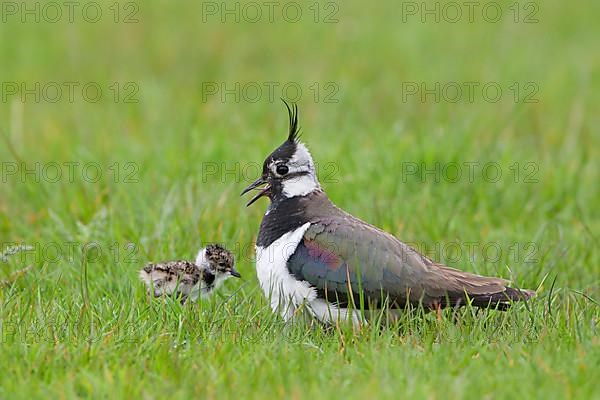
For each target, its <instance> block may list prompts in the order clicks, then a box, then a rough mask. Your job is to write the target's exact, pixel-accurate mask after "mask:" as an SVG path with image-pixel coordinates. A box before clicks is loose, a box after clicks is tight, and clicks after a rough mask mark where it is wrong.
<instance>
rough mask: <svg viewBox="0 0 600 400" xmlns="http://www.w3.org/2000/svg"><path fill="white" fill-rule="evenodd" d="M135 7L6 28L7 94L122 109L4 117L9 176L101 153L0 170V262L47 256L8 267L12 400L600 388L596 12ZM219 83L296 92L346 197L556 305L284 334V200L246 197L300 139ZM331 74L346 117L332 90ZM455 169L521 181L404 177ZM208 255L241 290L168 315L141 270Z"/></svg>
mask: <svg viewBox="0 0 600 400" xmlns="http://www.w3.org/2000/svg"><path fill="white" fill-rule="evenodd" d="M112 3H113V2H100V4H102V5H103V7H104V9H105V15H107V17H105V18H102V20H101V21H100V22H98V23H96V24H91V23H86V22H84V21H81V20H77V21H76V22H74V23H72V24H70V23H67V22H62V23H55V24H52V23H44V22H42V23H38V24H36V23H21V22H19V21H18V20H16V21H15V20H14V19H9V20H8V21H7V22H6V23H4V22H3V23H0V60H2V67H1V69H0V81H1V82H4V83H6V82H17V83H21V82H26V83H27V84H28V85H29V86H28V87H33V86H34V85H35V82H41V84H42V85H43V84H44V83H47V82H79V83H80V84H81V86H83V84H85V83H86V82H97V83H98V84H99V85H100V86H101V87H102V88H103V94H104V95H103V97H102V98H101V99H100V100H99V101H98V102H96V103H90V102H86V101H83V100H82V99H81V97H80V96H78V95H77V96H76V97H75V101H74V102H73V103H70V102H68V101H67V100H65V99H64V98H63V99H62V100H61V101H58V102H56V103H50V102H48V101H43V100H42V101H40V102H37V103H36V102H35V101H33V100H32V98H31V97H29V98H26V101H25V102H24V103H23V102H21V101H20V98H19V96H18V95H15V96H9V97H8V98H7V99H6V101H2V102H1V103H0V140H1V142H0V143H1V144H0V161H1V162H2V163H3V164H2V166H3V171H4V172H7V170H6V168H10V167H8V165H9V164H10V165H16V166H17V167H18V168H19V170H20V169H21V168H22V165H23V164H21V163H25V164H24V165H25V166H26V167H27V168H33V165H35V163H36V162H38V163H40V168H42V167H47V166H48V165H50V164H49V163H52V162H56V163H59V164H61V165H64V164H63V163H65V162H79V163H80V164H79V167H77V169H76V170H75V171H76V175H75V176H74V179H72V181H71V180H70V179H69V177H68V176H66V175H63V177H62V178H61V179H59V180H58V182H56V183H51V182H48V179H43V176H42V179H40V181H39V182H36V181H35V176H33V175H27V176H25V177H24V178H22V177H21V176H20V175H19V174H18V173H17V174H16V175H10V176H6V179H2V181H0V182H1V183H0V185H1V188H0V252H1V251H3V250H4V249H5V248H6V247H9V246H10V244H11V243H19V244H25V245H29V246H33V247H34V249H33V250H32V251H28V252H25V253H19V254H15V255H12V256H10V257H8V259H7V260H6V261H0V280H2V281H3V283H2V287H1V288H0V333H1V338H2V339H1V351H0V365H2V373H1V374H0V398H31V396H37V397H41V396H45V397H50V396H52V397H57V398H70V397H75V396H89V397H106V398H108V397H111V398H112V397H130V398H137V397H144V398H164V397H166V396H172V397H174V398H184V397H186V398H190V397H192V396H194V397H199V398H215V397H235V398H257V397H261V398H264V396H263V395H265V394H269V395H272V396H277V397H285V398H292V397H293V398H300V397H302V398H334V397H335V398H342V397H347V398H359V397H362V398H364V397H367V396H369V397H374V398H380V397H381V398H401V397H407V398H424V397H425V398H450V397H465V398H477V399H478V398H517V397H518V398H532V397H537V398H544V397H545V398H581V399H590V398H597V397H599V396H600V389H599V386H598V384H597V377H598V376H599V375H600V340H599V338H598V324H599V322H600V311H599V305H598V301H599V298H600V290H599V284H600V280H599V277H600V246H599V242H598V241H599V238H600V208H599V207H598V204H600V186H599V185H598V182H600V163H599V162H598V159H599V158H600V132H599V131H598V126H599V122H600V121H599V120H598V108H599V105H600V102H599V95H598V93H600V81H599V77H600V76H599V74H598V68H599V65H600V53H599V52H598V51H597V37H598V34H599V33H600V31H599V28H598V24H597V21H596V18H595V17H596V16H597V15H598V12H599V11H600V10H599V7H598V4H597V3H595V2H591V1H586V2H580V3H579V4H577V5H567V4H565V3H563V2H559V1H555V0H554V1H550V2H543V3H539V12H538V13H537V18H538V19H539V22H538V23H535V24H524V23H514V22H513V21H512V19H511V18H508V17H507V18H503V19H502V20H501V21H499V22H498V23H495V24H493V23H486V22H485V21H482V20H480V19H478V20H476V21H475V22H474V23H469V22H466V21H460V22H458V23H455V24H452V23H445V22H441V23H433V22H431V21H430V22H429V23H424V24H423V23H421V22H420V21H419V19H418V18H416V19H409V20H408V21H407V22H406V23H403V22H402V14H401V3H398V2H393V1H384V2H377V4H375V5H368V6H367V3H365V2H360V1H344V2H340V3H339V11H338V12H337V14H336V17H337V19H338V20H339V22H338V23H333V24H323V23H313V22H311V20H310V18H309V17H307V19H306V20H303V21H301V22H298V23H287V22H285V21H283V20H282V19H281V18H276V20H275V22H273V23H269V22H264V21H263V22H262V23H248V22H243V21H242V22H240V23H235V22H232V21H230V22H229V23H221V22H220V21H219V19H218V17H216V18H212V17H211V18H209V19H208V20H207V22H203V20H202V3H201V2H192V1H180V2H167V1H157V0H155V1H145V2H143V3H141V4H140V10H139V13H138V14H137V18H138V19H139V23H135V24H122V23H121V24H115V23H113V22H112V14H109V11H108V7H109V6H110V4H112ZM219 3H220V2H219ZM302 4H303V7H304V12H305V13H307V15H310V16H312V14H308V13H309V12H311V11H309V10H308V7H309V6H310V4H312V2H307V3H304V2H302ZM499 4H502V6H503V7H505V8H504V11H505V12H507V11H506V8H507V7H509V5H510V4H509V3H508V2H507V3H504V2H500V3H499ZM522 5H524V3H522ZM108 16H110V17H108ZM114 82H118V83H119V86H120V87H121V90H122V91H121V96H123V93H129V92H128V91H127V90H125V88H124V84H125V83H126V82H134V83H135V84H136V85H137V87H138V88H139V92H138V93H137V94H136V95H135V98H136V99H137V100H139V101H138V102H137V103H124V102H123V101H119V102H115V101H114V100H113V99H112V95H113V92H111V91H110V89H109V86H110V85H111V84H112V83H114ZM206 82H218V83H220V82H226V83H227V85H229V86H228V87H230V88H231V87H233V85H235V83H236V82H240V84H241V85H244V84H247V83H249V82H259V83H264V82H277V83H279V85H280V87H281V86H283V85H284V84H285V83H288V82H295V83H297V84H298V85H300V86H301V87H302V89H303V94H304V95H303V97H302V98H301V99H300V100H299V107H300V113H301V125H302V127H303V140H304V141H305V142H306V143H307V144H308V146H309V148H310V149H311V151H312V154H313V156H314V157H315V160H316V161H317V162H318V164H319V166H320V167H319V170H320V171H319V172H320V177H321V180H322V184H323V186H324V188H325V190H326V191H327V192H328V194H329V196H330V197H331V198H332V200H333V201H334V202H335V203H336V204H337V205H339V206H340V207H342V208H344V209H346V210H347V211H349V212H351V213H353V214H355V215H357V216H359V217H360V218H362V219H364V220H366V221H369V222H371V223H373V224H375V225H377V226H379V227H381V228H383V229H385V230H387V231H389V232H391V233H393V234H395V235H396V236H398V237H399V238H401V239H403V240H405V241H407V242H411V243H414V244H416V245H417V247H418V248H419V249H420V250H424V251H426V252H427V254H428V255H430V256H431V257H433V258H435V259H436V260H438V261H441V262H448V263H450V264H451V265H452V266H454V267H457V268H460V269H464V270H468V271H474V272H477V273H481V274H489V275H498V276H502V277H504V278H508V279H512V280H513V281H514V282H515V283H516V284H518V285H519V286H522V287H527V288H534V289H537V290H538V291H539V295H538V296H537V298H536V299H535V300H534V301H533V302H531V303H530V304H529V305H528V307H525V306H522V305H519V306H517V307H514V308H513V309H512V310H510V311H508V312H506V313H501V312H494V311H489V312H488V311H486V312H480V313H476V312H475V311H474V310H471V309H464V310H462V311H460V312H459V313H458V315H456V316H453V315H452V312H450V311H447V312H445V313H444V314H443V319H442V320H441V321H437V320H436V318H435V315H432V314H425V315H423V314H422V313H420V312H418V311H416V312H411V313H407V314H404V315H403V316H402V317H401V318H400V320H399V321H397V323H395V324H392V326H389V327H387V328H383V329H379V328H378V327H376V326H371V327H369V328H367V329H365V330H363V331H362V332H353V331H352V329H351V327H348V326H341V327H339V328H335V329H323V328H322V327H318V326H309V325H307V324H303V323H299V324H294V325H285V324H284V323H283V321H282V320H280V319H279V318H278V317H277V316H274V315H272V313H271V312H270V310H269V307H268V303H267V301H266V299H265V298H264V296H263V295H262V293H261V291H260V289H259V287H258V283H257V280H256V276H255V273H254V263H253V259H252V257H253V243H254V241H255V239H256V234H257V231H258V225H259V223H260V219H261V216H262V214H263V212H264V208H265V207H266V204H265V202H264V200H263V201H260V202H259V203H258V204H256V205H254V206H253V207H251V208H249V209H246V208H245V207H244V204H245V201H244V200H243V199H240V198H239V197H238V194H239V192H240V191H241V190H242V188H243V187H245V185H247V184H248V182H249V181H250V180H251V179H252V178H253V177H254V175H253V172H254V174H255V171H256V170H255V169H253V168H254V166H255V165H256V164H253V163H259V164H260V163H262V160H263V159H264V157H265V156H266V155H267V154H268V153H269V152H270V151H271V150H272V149H273V148H275V146H277V145H279V143H281V142H282V141H283V139H284V136H285V132H286V130H287V126H286V123H287V116H286V114H285V111H284V107H283V105H282V104H281V103H280V102H279V100H278V97H279V96H280V95H282V93H281V91H279V90H276V91H275V96H274V99H273V101H271V100H270V99H269V98H268V97H267V96H266V95H264V94H263V96H262V97H261V98H260V99H259V101H257V102H254V103H253V102H249V101H246V100H245V99H243V98H242V99H240V101H239V102H236V101H235V99H233V97H231V96H230V97H227V98H226V99H225V100H226V101H221V99H220V97H219V96H218V95H216V96H208V97H206V92H205V91H204V92H203V83H204V84H206ZM315 82H317V83H319V85H320V87H321V90H322V92H321V93H320V96H319V98H318V99H317V101H315V99H314V97H313V94H314V93H313V92H312V91H311V89H310V87H311V85H313V84H314V83H315ZM327 82H334V83H335V85H337V88H338V89H339V90H338V91H337V93H336V94H335V96H334V98H335V99H336V100H338V102H337V103H328V102H325V101H324V99H325V93H328V92H327V91H326V90H325V91H323V90H324V89H323V88H324V85H325V84H326V83H327ZM406 82H417V83H420V82H425V83H426V84H427V85H429V86H428V87H433V86H434V85H435V82H441V84H442V85H443V84H444V83H447V82H479V83H481V84H484V83H486V82H497V83H498V85H500V86H501V87H502V88H503V90H504V92H503V96H502V98H501V99H500V101H498V102H496V103H491V102H486V101H484V100H483V99H482V98H481V96H477V97H476V98H475V99H474V101H472V102H470V101H466V100H465V99H464V98H463V99H461V101H458V102H456V103H452V102H449V101H444V100H441V101H439V102H435V101H433V100H432V98H427V99H426V101H424V102H423V101H420V100H419V99H418V97H408V98H407V100H406V101H403V93H402V90H401V89H402V85H403V83H405V84H406ZM515 82H517V83H519V84H520V87H521V90H523V88H524V86H523V85H524V84H525V83H527V82H534V83H535V84H536V85H537V87H538V88H539V91H538V92H537V94H536V95H535V98H536V99H537V100H538V102H537V103H524V102H522V101H519V102H515V101H514V99H513V92H512V91H511V89H509V87H510V86H511V85H512V84H514V83H515ZM123 90H125V91H124V92H123ZM521 93H523V92H521ZM452 162H455V163H458V164H460V165H464V164H463V163H472V162H475V163H479V164H478V165H480V166H483V165H485V164H486V163H497V164H495V165H498V166H499V167H500V169H501V171H502V173H503V175H502V177H501V179H499V180H498V182H490V179H489V176H487V177H486V176H482V174H481V169H476V170H475V171H476V174H475V175H474V178H473V179H472V180H471V179H468V177H466V176H464V175H463V177H462V178H460V179H458V180H457V181H456V182H452V181H451V180H453V179H452V178H453V177H454V175H451V176H449V177H450V179H446V178H448V176H444V177H445V178H444V177H442V179H437V180H436V179H435V176H432V175H425V176H424V178H419V176H418V175H414V174H406V173H405V174H403V173H402V172H403V168H406V167H407V165H410V166H411V167H412V166H414V165H416V166H417V167H418V168H421V167H425V168H429V169H431V168H433V167H434V166H435V165H436V163H439V165H440V166H446V165H448V163H452ZM6 163H9V164H6ZM15 163H16V164H15ZM86 163H98V165H99V166H100V168H101V170H102V172H103V175H102V177H101V178H100V179H99V181H98V182H90V181H89V179H88V180H86V179H84V178H83V177H82V176H81V167H82V166H83V165H85V164H86ZM115 163H117V164H115ZM128 163H131V164H128ZM515 163H518V164H517V165H518V169H519V172H520V174H519V176H518V178H516V179H515V176H514V166H515ZM527 163H533V164H527ZM115 165H118V167H117V168H116V169H117V170H118V171H119V176H118V177H117V178H115V167H114V166H115ZM214 166H217V170H218V171H217V173H216V174H212V173H208V172H210V171H212V169H211V168H213V167H214ZM511 167H512V168H513V169H511ZM111 168H112V169H111ZM132 168H133V169H132ZM526 168H530V169H526ZM236 170H237V171H238V172H237V173H236V172H231V171H236ZM227 171H229V172H228V173H227ZM46 172H47V174H46V175H45V176H46V177H48V176H50V177H53V176H54V174H53V173H52V174H51V175H50V173H51V172H52V171H50V170H46ZM88 172H89V173H90V174H91V173H93V171H92V170H89V171H88ZM63 173H64V174H67V175H68V170H67V169H66V167H63ZM131 173H133V178H134V179H133V180H134V181H133V182H131V181H128V180H127V179H126V178H127V177H128V174H131ZM463 173H466V171H463ZM529 173H533V176H532V177H533V181H529V180H526V178H527V177H528V174H529ZM246 175H252V176H246ZM207 241H216V242H221V243H223V244H225V245H226V246H228V247H230V248H231V249H233V250H234V251H235V252H236V256H237V260H238V267H239V270H240V271H241V273H242V275H243V276H244V279H243V281H238V280H231V281H228V282H227V283H226V285H225V287H224V288H223V289H222V290H221V291H220V292H219V294H218V295H217V296H215V297H214V298H212V299H211V300H209V301H204V302H201V303H199V304H196V305H186V306H184V307H182V306H180V305H179V304H178V303H177V302H173V301H163V300H155V301H149V299H148V298H147V296H146V294H145V291H144V288H143V287H142V284H141V283H140V282H139V281H138V279H137V270H138V269H139V268H140V267H141V266H142V265H143V264H144V263H145V262H147V261H150V260H155V261H156V260H168V259H175V258H191V257H193V256H194V254H195V251H196V250H197V249H198V247H199V246H200V244H201V243H206V242H207ZM471 242H475V243H476V244H474V245H471V244H469V243H471ZM71 243H74V244H73V245H72V244H71ZM87 243H93V245H92V246H88V247H87V250H85V249H84V248H83V247H84V245H85V244H87ZM72 246H74V249H73V250H71V249H72ZM436 246H437V247H436ZM469 246H472V248H473V249H474V250H473V252H472V254H471V253H469V252H468V251H467V249H469V248H471V247H469ZM486 246H487V247H486ZM457 248H460V249H461V250H460V251H459V252H458V253H456V249H457ZM498 248H499V249H500V250H501V253H500V254H499V255H498V256H497V257H496V256H495V255H494V253H491V251H493V250H494V249H498ZM484 249H487V251H490V253H486V252H485V251H484ZM53 251H54V253H53ZM452 251H455V253H453V252H452ZM55 253H58V257H55V255H56V254H55ZM486 254H487V257H486ZM27 266H31V269H30V270H28V271H23V273H21V274H19V273H18V271H20V270H22V269H23V268H25V267H27Z"/></svg>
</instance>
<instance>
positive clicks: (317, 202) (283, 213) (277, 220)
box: [256, 190, 335, 247]
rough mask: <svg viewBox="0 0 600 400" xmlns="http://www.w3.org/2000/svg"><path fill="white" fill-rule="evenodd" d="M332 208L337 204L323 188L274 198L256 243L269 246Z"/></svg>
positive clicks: (326, 213)
mask: <svg viewBox="0 0 600 400" xmlns="http://www.w3.org/2000/svg"><path fill="white" fill-rule="evenodd" d="M332 209H335V206H333V204H331V202H330V201H329V199H328V198H327V195H325V193H324V192H323V191H321V190H315V191H314V192H312V193H309V194H307V195H306V196H296V197H291V198H285V197H282V198H279V199H276V200H273V202H272V203H271V205H270V206H269V211H268V212H267V214H265V216H264V217H263V220H262V222H261V223H260V230H259V231H258V238H257V239H256V245H257V246H259V247H269V246H270V245H271V244H272V243H273V242H274V241H276V240H277V239H279V238H280V237H281V236H282V235H285V234H286V233H288V232H290V231H293V230H296V229H297V228H299V227H301V226H302V225H304V224H305V223H307V222H314V221H315V220H316V219H318V218H319V217H320V216H322V215H323V213H324V215H328V214H329V213H330V212H331V211H332Z"/></svg>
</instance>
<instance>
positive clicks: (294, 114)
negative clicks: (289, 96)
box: [281, 98, 300, 143]
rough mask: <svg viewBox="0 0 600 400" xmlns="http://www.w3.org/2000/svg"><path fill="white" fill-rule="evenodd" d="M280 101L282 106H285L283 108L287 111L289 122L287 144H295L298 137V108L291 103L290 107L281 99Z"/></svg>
mask: <svg viewBox="0 0 600 400" xmlns="http://www.w3.org/2000/svg"><path fill="white" fill-rule="evenodd" d="M281 101H283V104H285V107H286V108H287V110H288V117H289V120H290V130H289V134H288V139H287V140H288V141H289V142H294V143H297V142H298V138H299V137H300V136H299V135H300V128H299V127H298V106H297V105H296V103H292V104H291V105H290V104H289V103H288V102H287V101H285V100H284V99H283V98H282V99H281Z"/></svg>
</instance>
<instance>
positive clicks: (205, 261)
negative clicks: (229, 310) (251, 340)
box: [196, 244, 242, 286]
mask: <svg viewBox="0 0 600 400" xmlns="http://www.w3.org/2000/svg"><path fill="white" fill-rule="evenodd" d="M234 264H235V262H234V259H233V254H231V252H230V251H229V250H227V249H226V248H225V247H223V246H221V245H219V244H209V245H208V246H206V247H205V248H203V249H200V251H199V252H198V256H197V257H196V265H198V266H200V268H201V269H202V270H205V271H207V272H209V273H211V274H213V275H214V276H215V281H216V283H220V282H223V281H224V280H225V279H227V278H230V277H232V276H233V277H236V278H241V277H242V276H241V275H240V273H239V272H238V271H237V270H236V269H235V268H234ZM215 286H218V285H215Z"/></svg>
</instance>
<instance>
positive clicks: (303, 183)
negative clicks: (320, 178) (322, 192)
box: [283, 175, 319, 197]
mask: <svg viewBox="0 0 600 400" xmlns="http://www.w3.org/2000/svg"><path fill="white" fill-rule="evenodd" d="M318 188H319V184H318V183H317V182H316V181H315V179H314V178H313V177H312V176H311V175H302V176H298V177H295V178H292V179H288V180H285V181H283V194H284V196H286V197H296V196H305V195H307V194H309V193H311V192H314V191H315V190H317V189H318Z"/></svg>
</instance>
